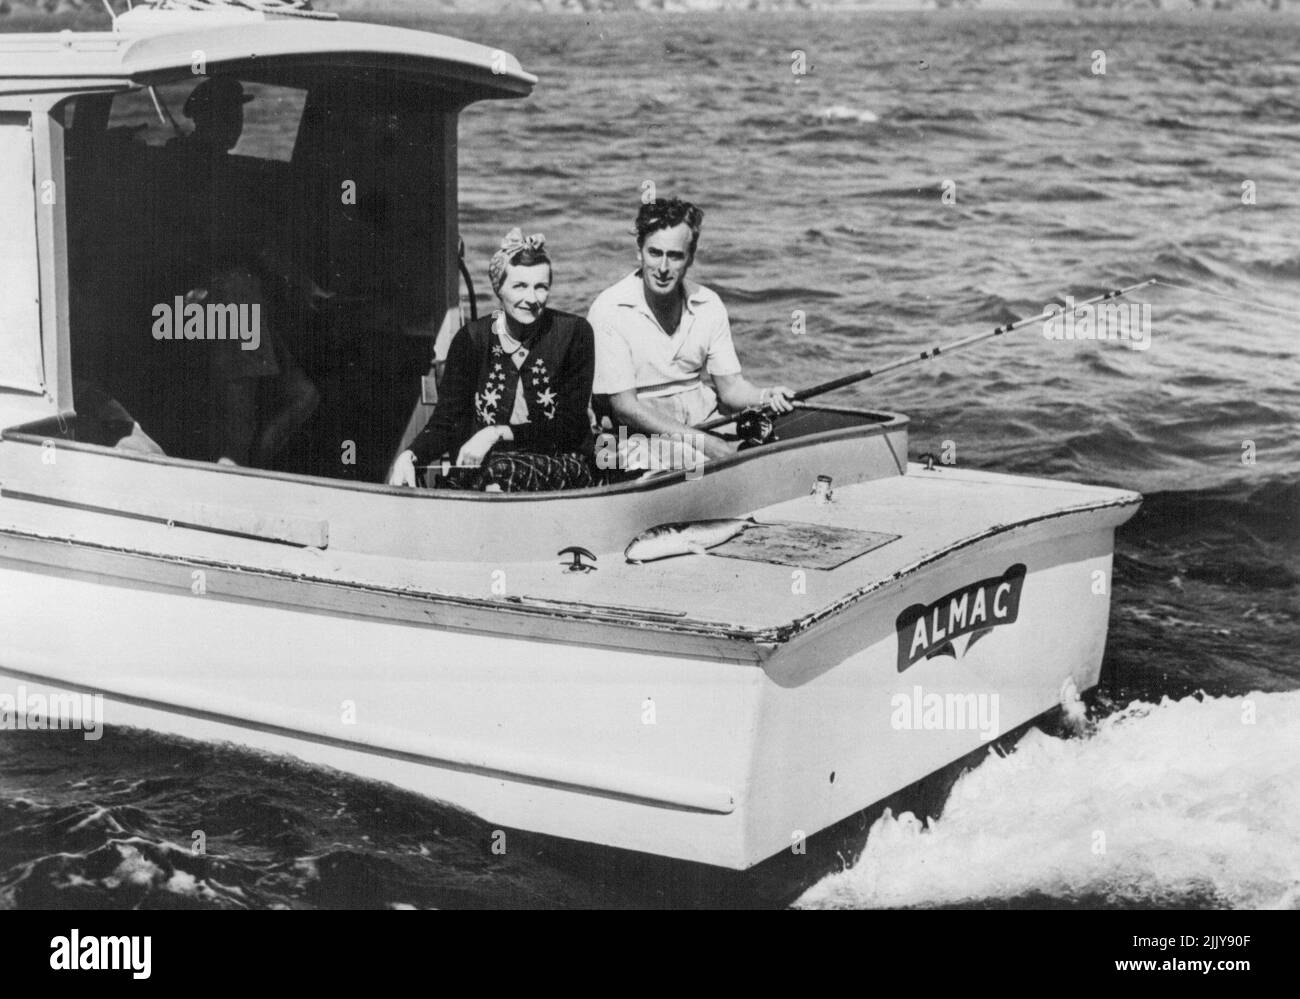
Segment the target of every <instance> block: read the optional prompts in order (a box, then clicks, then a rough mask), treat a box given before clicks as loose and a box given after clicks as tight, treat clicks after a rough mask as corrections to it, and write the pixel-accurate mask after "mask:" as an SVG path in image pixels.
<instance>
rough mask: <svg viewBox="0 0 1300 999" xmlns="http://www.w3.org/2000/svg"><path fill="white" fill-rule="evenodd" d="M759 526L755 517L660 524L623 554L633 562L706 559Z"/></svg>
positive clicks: (641, 534) (637, 538) (643, 535)
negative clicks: (686, 557)
mask: <svg viewBox="0 0 1300 999" xmlns="http://www.w3.org/2000/svg"><path fill="white" fill-rule="evenodd" d="M754 524H755V521H754V518H753V517H746V518H745V519H743V520H740V519H730V520H690V521H685V522H682V523H677V524H660V525H658V526H657V527H651V528H650V529H649V530H645V531H642V532H641V533H640V534H638V535H637V536H636V537H635V538H633V539H632V543H631V544H630V545H628V546H627V548H626V549H624V551H623V557H624V558H626V559H627V560H628V561H629V562H653V561H654V560H655V559H661V558H671V557H672V556H674V555H689V554H692V553H694V554H696V555H703V554H705V550H706V549H709V548H716V547H717V546H718V545H720V544H722V543H724V542H726V541H730V540H731V539H732V538H734V537H735V536H736V535H737V534H740V533H741V532H742V531H744V530H745V529H746V528H747V527H753V526H754Z"/></svg>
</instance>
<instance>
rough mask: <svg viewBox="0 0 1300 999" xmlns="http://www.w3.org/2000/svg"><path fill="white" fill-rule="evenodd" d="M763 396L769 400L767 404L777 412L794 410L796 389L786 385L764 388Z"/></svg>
mask: <svg viewBox="0 0 1300 999" xmlns="http://www.w3.org/2000/svg"><path fill="white" fill-rule="evenodd" d="M763 397H764V398H765V399H766V400H767V402H766V405H768V406H770V407H771V409H772V411H773V412H775V413H789V412H793V410H794V390H793V389H789V388H786V387H785V386H784V385H775V386H773V387H772V388H767V389H763Z"/></svg>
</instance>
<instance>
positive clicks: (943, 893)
mask: <svg viewBox="0 0 1300 999" xmlns="http://www.w3.org/2000/svg"><path fill="white" fill-rule="evenodd" d="M1297 725H1300V691H1290V692H1287V693H1270V694H1261V693H1252V694H1247V695H1245V696H1240V697H1186V698H1183V699H1182V700H1178V701H1171V700H1167V699H1166V700H1164V701H1162V702H1161V703H1159V704H1149V703H1143V702H1135V703H1133V704H1130V705H1129V706H1128V707H1126V708H1124V709H1123V710H1122V711H1119V712H1117V713H1116V714H1113V715H1110V716H1109V717H1106V718H1104V719H1102V720H1101V721H1099V722H1097V723H1095V724H1094V725H1092V726H1091V731H1090V732H1088V733H1087V734H1086V735H1084V736H1083V737H1081V738H1056V737H1053V736H1050V735H1047V734H1045V733H1043V732H1041V731H1039V730H1037V729H1034V730H1031V731H1030V732H1029V734H1027V735H1026V736H1025V737H1024V738H1023V739H1022V740H1021V741H1020V742H1019V743H1018V744H1017V745H1016V747H1015V750H1014V751H1013V752H1012V753H1011V754H1010V755H1007V756H998V755H996V754H990V755H989V757H988V758H987V759H986V760H985V761H984V762H983V763H982V764H981V765H980V766H978V767H976V768H975V769H974V770H972V771H970V772H968V773H967V774H965V775H963V776H962V778H961V779H960V780H959V781H958V782H957V783H956V784H955V785H954V786H953V789H952V792H951V794H950V796H949V798H948V801H947V803H946V804H945V806H944V812H943V816H942V817H941V818H939V819H936V820H933V821H932V822H931V823H930V825H929V826H928V827H927V826H925V825H924V824H923V823H922V822H921V821H920V820H918V819H917V818H916V817H915V816H913V815H912V814H911V813H904V814H903V815H899V816H895V815H892V814H891V813H889V812H886V813H885V814H884V815H883V816H882V817H881V818H880V819H879V820H877V822H876V823H875V825H874V826H873V827H872V829H871V831H870V834H869V837H868V839H867V843H866V846H865V848H864V850H863V852H862V855H861V856H860V858H859V859H858V861H857V862H856V863H855V864H854V865H853V866H852V867H851V868H849V869H847V870H844V871H842V872H840V873H837V874H833V875H830V876H828V877H826V878H824V879H822V880H821V881H820V882H818V883H817V884H816V885H814V886H813V887H812V888H810V889H809V890H808V891H807V892H805V893H804V894H803V896H802V897H801V898H800V899H799V900H798V902H797V903H796V907H798V908H869V907H870V908H875V907H907V908H911V907H916V908H935V907H962V908H966V907H974V908H1003V907H1007V906H1022V905H1040V906H1048V905H1050V906H1052V907H1089V908H1091V907H1095V906H1107V907H1121V908H1125V907H1149V906H1163V905H1177V906H1180V907H1195V908H1238V909H1279V908H1280V909H1296V908H1300V846H1298V845H1297V844H1300V758H1297V757H1296V754H1295V747H1294V739H1295V731H1296V726H1297Z"/></svg>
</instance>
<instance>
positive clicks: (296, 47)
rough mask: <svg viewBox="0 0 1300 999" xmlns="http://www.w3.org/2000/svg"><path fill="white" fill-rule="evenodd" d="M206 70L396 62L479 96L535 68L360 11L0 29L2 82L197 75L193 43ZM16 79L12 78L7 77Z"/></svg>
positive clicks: (530, 80)
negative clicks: (83, 28) (341, 16)
mask: <svg viewBox="0 0 1300 999" xmlns="http://www.w3.org/2000/svg"><path fill="white" fill-rule="evenodd" d="M199 52H201V53H202V56H203V59H204V61H205V63H206V67H205V68H206V70H207V72H208V73H214V72H223V71H225V72H230V71H233V70H235V69H237V68H240V67H242V68H245V69H247V68H249V67H252V68H253V70H252V71H253V73H254V74H256V73H257V72H258V70H265V69H266V68H268V67H274V68H276V69H277V70H279V69H288V70H292V68H293V67H307V68H309V67H314V66H341V67H347V66H352V67H358V68H363V69H365V68H374V69H391V70H396V71H399V72H404V73H410V74H413V75H417V76H418V75H423V76H429V77H432V78H435V79H441V80H444V81H447V82H448V83H452V84H454V85H455V86H456V88H457V89H463V90H467V91H470V92H472V94H473V96H474V97H475V98H480V97H521V96H526V95H527V94H529V93H530V92H531V91H532V88H533V85H534V84H535V83H536V82H537V77H535V76H533V75H532V74H531V73H527V72H525V71H524V70H523V68H522V67H521V66H520V65H519V61H518V60H517V59H516V58H515V57H514V56H512V55H510V54H509V53H506V52H501V51H500V50H496V49H492V48H489V47H487V46H485V45H478V44H475V43H473V42H467V41H464V40H462V39H459V38H453V37H451V36H448V35H439V34H435V33H433V32H428V31H414V30H411V29H408V28H393V27H388V26H386V25H379V24H366V23H361V22H355V21H314V20H313V21H303V20H277V19H265V20H263V19H248V20H246V21H236V22H233V23H231V22H225V23H222V22H217V23H213V22H212V21H210V20H205V19H204V18H203V16H202V15H191V16H190V17H188V18H186V19H179V18H178V19H177V20H176V21H175V22H174V23H169V24H165V25H148V26H141V27H135V28H132V29H131V30H129V31H127V30H119V31H99V32H74V31H61V32H55V33H32V34H7V35H6V34H0V92H3V91H4V90H6V89H18V88H19V86H17V81H52V80H67V81H69V84H70V85H74V86H75V83H76V81H78V80H97V81H98V80H104V79H109V78H126V79H129V80H131V81H133V82H136V83H151V82H160V81H163V80H166V79H168V78H176V77H180V76H186V75H191V74H192V72H193V70H192V68H191V67H192V65H193V63H194V60H195V59H196V53H199ZM6 80H11V81H14V83H13V84H10V85H8V86H6V84H5V83H4V81H6Z"/></svg>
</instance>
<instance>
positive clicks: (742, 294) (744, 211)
mask: <svg viewBox="0 0 1300 999" xmlns="http://www.w3.org/2000/svg"><path fill="white" fill-rule="evenodd" d="M411 23H415V22H411ZM418 26H423V27H429V28H432V29H434V30H442V31H446V32H448V33H451V34H456V35H461V36H464V37H469V38H473V39H475V40H478V41H482V42H484V43H486V44H489V45H493V46H500V47H502V48H506V49H509V50H510V51H513V52H514V53H516V54H517V55H518V56H519V57H520V60H521V61H522V62H523V64H524V65H525V67H526V68H528V69H530V70H532V71H533V72H536V73H537V74H538V75H539V76H541V78H542V83H541V85H540V86H539V87H538V89H537V92H536V94H535V96H534V97H532V98H531V99H529V100H527V101H521V102H492V103H487V104H483V105H479V106H477V107H475V108H472V109H470V110H469V111H467V112H466V114H465V115H464V118H463V127H462V147H461V164H462V176H461V223H462V230H463V233H464V236H465V240H466V243H467V250H468V259H469V261H470V264H471V266H472V267H473V268H474V269H475V276H476V278H478V279H479V280H478V283H479V284H480V286H482V285H484V284H485V280H484V272H485V269H486V260H487V257H488V255H489V254H490V253H491V251H492V249H493V248H494V247H495V244H496V241H497V240H498V239H499V238H500V236H501V235H502V234H503V233H504V232H505V230H506V229H508V228H510V227H511V226H513V225H522V226H523V227H524V229H525V231H542V232H544V233H545V234H546V235H547V237H548V241H549V245H550V247H551V248H552V250H553V251H554V253H555V255H556V262H557V271H556V288H555V291H554V293H553V302H554V303H555V304H556V305H557V306H558V307H560V308H568V309H571V310H573V311H584V310H585V308H586V306H587V304H588V303H589V302H590V300H591V298H592V297H593V296H594V295H595V293H596V292H597V291H599V290H600V289H601V288H603V287H604V286H606V285H607V284H609V283H612V282H613V281H614V280H616V279H617V278H618V277H620V276H621V275H622V274H623V273H625V272H626V271H627V270H629V269H630V268H631V266H632V264H633V256H632V250H633V246H632V239H631V236H630V229H631V217H632V215H633V214H634V211H635V207H636V204H637V200H638V198H639V196H640V193H641V190H642V184H643V182H645V181H652V182H653V183H654V184H655V185H656V188H657V190H658V192H659V193H679V194H681V195H683V196H687V197H691V198H693V199H697V200H698V201H699V202H700V203H701V204H702V205H703V206H704V208H705V211H706V218H705V229H704V235H703V238H702V241H701V245H700V253H699V257H698V260H697V264H696V270H695V274H694V276H695V277H696V278H697V279H699V280H701V281H703V282H705V283H707V284H709V285H711V286H712V287H714V288H715V289H716V290H717V291H718V292H719V293H720V294H721V295H722V297H723V299H724V301H725V302H726V303H727V305H728V307H729V309H730V311H731V316H732V323H733V327H734V329H735V333H736V339H737V344H738V347H739V350H740V353H741V356H742V358H743V360H744V362H745V364H746V370H747V372H749V373H750V374H751V376H752V377H753V378H754V379H755V380H756V381H758V382H759V383H763V382H765V381H771V380H777V379H779V380H781V381H784V382H786V383H788V384H791V385H795V386H799V385H806V384H811V383H814V382H818V381H821V380H825V379H827V378H830V377H833V376H835V375H838V374H842V373H844V372H845V371H847V370H849V369H851V368H853V367H856V366H867V365H871V364H879V363H881V362H883V361H887V360H891V359H893V358H894V357H895V356H897V355H899V354H902V353H906V352H910V351H913V350H915V349H917V348H919V347H921V346H925V345H928V344H930V343H932V342H935V341H939V340H944V339H951V338H955V337H958V336H962V335H967V334H969V333H974V332H980V331H982V330H984V329H987V328H990V327H991V326H992V325H996V324H998V323H1002V322H1005V321H1007V320H1009V319H1012V318H1015V317H1018V316H1022V315H1030V314H1033V313H1037V312H1038V311H1040V310H1041V309H1042V307H1043V306H1044V305H1045V304H1046V303H1048V302H1050V301H1053V300H1057V299H1059V298H1060V297H1062V296H1064V295H1066V294H1073V295H1074V296H1075V297H1076V298H1082V297H1084V296H1086V295H1088V294H1091V293H1094V292H1096V291H1097V290H1099V289H1103V288H1110V287H1114V286H1118V285H1122V284H1127V283H1131V282H1134V281H1137V280H1141V279H1144V278H1146V277H1156V278H1159V279H1161V280H1163V281H1165V282H1167V283H1170V284H1179V285H1191V286H1195V287H1197V288H1200V289H1205V290H1207V291H1209V292H1213V293H1214V294H1215V295H1218V296H1226V297H1227V298H1230V299H1234V300H1238V301H1240V302H1243V303H1247V304H1237V303H1236V302H1230V301H1226V300H1224V298H1216V297H1210V296H1207V295H1201V294H1196V295H1192V294H1187V293H1184V292H1181V291H1174V290H1171V289H1169V288H1165V287H1158V288H1156V289H1146V290H1144V291H1143V292H1141V293H1139V295H1138V301H1140V302H1145V303H1148V304H1150V306H1151V317H1152V332H1151V345H1150V349H1148V350H1145V351H1141V350H1135V349H1132V348H1131V347H1130V346H1129V345H1125V344H1120V343H1103V344H1098V343H1095V342H1070V343H1064V342H1054V341H1048V340H1046V339H1044V338H1043V337H1042V336H1041V335H1040V334H1039V332H1038V331H1037V330H1036V329H1029V330H1026V331H1024V332H1022V333H1020V334H1017V335H1016V336H1014V337H1012V338H1008V339H1007V340H1005V341H997V342H992V343H988V344H985V345H982V346H980V347H977V348H974V349H972V350H971V351H969V352H967V353H964V354H958V355H954V356H950V357H948V358H945V359H944V360H942V361H941V362H937V363H934V362H931V363H930V364H928V365H927V366H924V367H915V368H912V369H910V370H909V371H908V372H907V373H906V374H899V375H894V376H890V377H888V378H887V379H885V378H882V379H881V380H880V381H879V382H867V383H865V384H862V385H859V386H857V387H856V388H853V389H848V390H845V391H844V392H842V393H841V394H840V395H839V398H838V400H837V401H840V402H843V403H851V402H853V401H857V402H861V403H864V404H867V405H870V406H879V407H887V408H890V409H894V410H899V411H902V412H906V413H908V414H909V415H910V416H911V417H912V419H913V424H912V441H913V443H912V449H913V456H915V455H918V454H920V453H922V452H926V451H933V452H936V453H938V452H940V451H941V450H942V449H943V448H944V447H945V446H948V447H949V448H950V450H955V453H956V457H957V460H958V461H959V463H960V464H963V465H970V466H974V467H981V468H992V469H997V470H1000V471H1009V472H1018V473H1025V474H1035V475H1046V476H1052V477H1057V478H1061V479H1070V480H1077V481H1087V482H1096V483H1104V484H1111V485H1117V486H1124V487H1129V488H1134V489H1138V490H1140V491H1142V492H1144V493H1146V494H1147V501H1146V504H1145V505H1144V507H1143V508H1142V511H1141V512H1140V513H1139V514H1138V516H1137V517H1136V518H1134V520H1132V521H1131V522H1130V523H1129V524H1128V525H1127V526H1126V527H1124V528H1123V529H1122V530H1121V531H1120V532H1119V536H1118V539H1117V559H1116V572H1115V592H1114V597H1113V610H1112V618H1111V632H1110V638H1109V643H1108V647H1107V657H1106V662H1105V666H1104V683H1103V688H1102V692H1101V694H1100V696H1099V697H1098V698H1097V699H1096V701H1095V703H1093V704H1092V706H1091V707H1092V718H1091V720H1090V721H1089V722H1088V723H1087V724H1086V725H1083V726H1069V725H1061V726H1058V727H1056V728H1053V729H1052V730H1050V731H1048V732H1040V731H1031V732H1030V733H1029V734H1028V735H1026V736H1025V737H1024V738H1023V739H1021V740H1020V742H1019V743H1018V744H1017V745H1015V746H1014V748H1013V749H1012V750H1010V751H1009V752H1007V755H999V754H998V753H993V754H991V755H990V756H989V758H988V759H986V760H985V761H984V762H983V763H982V764H980V765H979V766H978V767H977V768H976V769H975V770H973V771H972V772H970V773H969V774H967V775H966V776H965V777H963V778H962V779H961V780H960V781H958V783H957V784H956V785H955V786H954V787H953V788H952V790H951V792H949V793H948V794H947V800H946V802H944V801H940V802H937V803H935V806H936V807H935V809H934V810H936V811H937V810H938V808H937V806H938V805H940V804H942V806H943V808H942V815H941V817H939V818H938V819H937V820H935V821H933V822H931V823H929V824H928V825H925V824H923V823H921V822H919V821H917V820H916V819H914V818H913V817H912V816H910V815H907V814H903V815H898V814H897V812H896V811H891V812H889V813H887V814H884V815H881V816H877V815H874V814H873V815H872V816H865V817H863V819H862V820H861V825H862V827H863V828H862V830H861V834H860V835H859V837H858V843H857V846H858V847H859V848H860V847H861V846H862V842H861V840H862V837H863V836H865V832H866V828H867V827H870V829H871V834H870V837H869V838H867V839H866V847H865V850H864V852H863V855H862V857H861V859H860V860H858V862H857V863H856V865H855V866H853V867H851V868H850V869H849V870H847V871H845V872H842V873H832V874H828V875H826V876H825V877H821V876H820V875H818V876H816V877H808V876H807V875H806V874H795V875H793V876H790V875H789V870H788V868H789V862H788V861H786V862H784V863H785V867H784V868H782V870H781V871H780V872H778V873H777V874H776V875H773V876H772V877H770V878H769V877H766V876H765V875H764V873H763V872H760V874H759V875H757V876H754V877H750V878H747V879H746V878H734V877H731V876H728V875H723V874H717V873H715V872H708V871H702V870H700V869H697V868H692V867H686V866H684V865H673V864H668V863H665V862H661V861H657V860H654V859H653V858H644V857H637V856H633V855H628V854H622V853H618V852H615V851H605V850H598V849H595V848H590V847H581V846H571V845H568V844H563V843H557V842H555V841H548V840H544V839H541V838H532V837H524V838H523V839H522V845H520V847H519V848H518V849H514V848H512V849H511V851H510V852H509V853H508V855H507V856H505V857H500V856H495V855H493V854H492V853H491V850H490V842H491V838H490V831H489V830H488V829H487V828H486V827H485V826H484V825H483V824H482V823H479V822H477V821H476V820H474V819H472V818H468V817H465V816H461V815H459V814H457V813H455V812H454V811H451V810H448V809H446V808H443V807H440V806H438V805H436V804H434V803H432V802H429V801H425V800H423V799H420V798H415V797H412V796H409V795H406V794H403V793H400V792H396V791H393V790H392V789H389V788H385V787H382V786H379V785H373V784H366V783H364V782H359V781H352V780H350V779H346V778H341V777H339V776H338V775H335V774H331V773H328V772H325V771H320V770H313V769H310V768H306V767H302V766H299V765H297V764H292V763H286V762H284V761H280V760H272V759H267V758H263V757H260V756H255V755H251V754H247V753H241V752H236V751H233V750H230V749H219V748H214V747H206V746H195V745H192V744H187V743H183V742H179V741H173V740H168V739H161V738H158V737H154V736H148V735H143V734H139V735H128V736H122V735H115V736H114V738H112V739H106V740H104V741H103V742H102V743H100V744H95V743H85V742H82V741H80V740H79V739H76V738H72V737H66V738H65V737H61V736H52V735H48V734H32V733H3V734H0V905H19V906H52V905H58V906H134V905H140V906H145V907H158V906H180V907H209V906H215V907H225V906H233V907H238V906H255V907H263V906H290V907H300V906H344V905H361V906H404V905H415V906H575V905H577V906H583V905H598V906H624V905H710V904H735V905H770V904H789V903H791V902H796V901H797V904H799V905H805V906H820V905H832V906H880V905H903V906H920V907H933V906H975V907H985V906H990V907H998V906H1006V905H1021V904H1054V905H1065V906H1069V905H1107V906H1117V907H1125V906H1141V905H1150V904H1161V905H1171V904H1172V905H1184V906H1210V907H1219V906H1234V907H1252V908H1253V907H1273V906H1281V907H1290V908H1294V907H1296V906H1297V901H1298V895H1297V892H1298V891H1300V826H1297V816H1300V808H1297V800H1296V794H1297V788H1300V762H1298V759H1300V757H1298V755H1297V753H1296V751H1295V747H1296V737H1295V732H1296V731H1297V726H1298V725H1300V695H1298V694H1297V693H1296V691H1297V689H1300V662H1298V661H1297V656H1296V653H1295V649H1296V648H1297V645H1298V644H1300V608H1298V606H1297V599H1296V597H1297V582H1300V576H1297V573H1300V518H1298V516H1297V513H1298V511H1300V434H1297V427H1298V425H1300V421H1298V420H1297V414H1298V413H1300V391H1298V390H1297V381H1300V379H1297V371H1300V367H1298V366H1297V353H1298V350H1297V342H1298V341H1297V336H1296V333H1297V330H1296V318H1295V317H1296V313H1297V310H1300V249H1297V247H1296V244H1295V241H1294V238H1293V234H1294V233H1295V232H1296V231H1300V197H1298V196H1297V193H1296V190H1295V183H1294V178H1295V177H1296V176H1297V175H1300V127H1297V126H1300V101H1298V100H1297V99H1296V96H1295V95H1296V93H1298V92H1300V89H1298V86H1297V85H1298V84H1300V55H1298V54H1297V53H1300V21H1298V20H1296V19H1294V18H1291V17H1287V16H1277V15H1273V16H1260V17H1252V16H1246V15H1225V14H1216V15H1215V16H1213V17H1210V16H1208V15H1194V16H1193V15H1187V16H1176V15H1158V14H1157V15H1132V16H1125V17H1119V16H1115V15H1101V14H1091V15H1081V14H1070V15H1045V14H1044V15H1038V14H1024V13H1005V14H999V13H995V12H989V13H985V14H959V13H927V14H897V15H886V14H874V15H872V14H847V13H846V14H799V15H794V14H779V13H764V14H758V13H749V14H734V15H731V14H709V15H693V16H659V17H653V16H635V15H618V16H598V15H585V16H574V17H562V16H556V17H545V16H525V15H511V16H509V17H508V18H506V17H502V18H484V17H466V16H450V15H441V16H435V17H429V18H427V19H424V20H422V21H420V22H418ZM796 49H798V50H802V51H803V52H804V53H806V56H807V64H808V67H809V72H808V74H807V75H805V76H796V75H794V74H793V73H792V72H791V66H792V52H793V51H794V50H796ZM1099 50H1100V51H1101V52H1103V53H1104V54H1105V60H1106V66H1105V69H1106V72H1105V74H1104V75H1097V74H1094V73H1093V72H1092V67H1093V64H1094V60H1095V56H1094V53H1095V52H1097V51H1099ZM945 181H951V182H952V185H950V187H949V189H950V190H952V191H954V192H955V203H953V204H946V203H944V201H943V198H942V197H941V196H942V194H943V191H944V189H945V184H944V182H945ZM1244 181H1250V182H1252V183H1253V185H1254V192H1255V203H1254V204H1244V203H1243V200H1242V194H1243V182H1244ZM1250 303H1256V304H1257V306H1258V307H1256V306H1255V305H1251V304H1250ZM485 304H486V303H485ZM796 310H801V311H802V312H803V313H804V314H805V322H806V328H807V333H806V334H805V335H803V336H795V335H793V334H792V333H791V317H792V313H793V312H795V311H796ZM1275 310H1282V311H1275ZM946 442H951V443H950V444H947V443H946ZM1252 456H1253V460H1251V461H1248V460H1244V459H1251V458H1252ZM196 802H201V803H202V804H201V807H200V809H199V811H200V812H201V814H199V815H196V814H195V812H196V804H195V803H196ZM197 828H202V829H203V830H204V831H205V832H206V834H207V836H208V840H207V844H206V847H207V854H206V856H201V857H196V856H195V855H194V854H193V852H192V851H191V849H190V847H191V844H192V833H193V831H194V830H195V829H197ZM1097 833H1101V834H1102V839H1101V840H1100V841H1098V840H1097V839H1096V834H1097ZM512 842H513V841H512ZM1099 844H1100V845H1099ZM1026 858H1031V861H1030V862H1027V860H1026ZM832 859H833V858H832ZM831 866H834V864H833V863H832V864H831ZM801 877H802V880H801ZM774 884H775V885H778V887H773V885H774Z"/></svg>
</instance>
